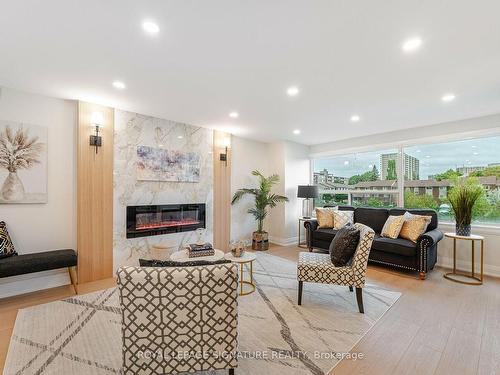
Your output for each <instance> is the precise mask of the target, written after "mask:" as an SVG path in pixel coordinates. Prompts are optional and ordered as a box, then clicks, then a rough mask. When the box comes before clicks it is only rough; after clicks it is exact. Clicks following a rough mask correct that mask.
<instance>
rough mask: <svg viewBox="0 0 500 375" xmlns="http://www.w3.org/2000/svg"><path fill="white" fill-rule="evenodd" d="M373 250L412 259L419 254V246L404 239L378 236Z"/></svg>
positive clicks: (374, 241)
mask: <svg viewBox="0 0 500 375" xmlns="http://www.w3.org/2000/svg"><path fill="white" fill-rule="evenodd" d="M372 249H375V250H378V251H385V252H386V253H393V254H399V255H404V256H408V257H410V256H415V254H416V253H417V244H415V243H414V242H411V241H410V240H405V239H404V238H386V237H382V236H380V235H379V234H376V235H375V239H374V240H373V244H372Z"/></svg>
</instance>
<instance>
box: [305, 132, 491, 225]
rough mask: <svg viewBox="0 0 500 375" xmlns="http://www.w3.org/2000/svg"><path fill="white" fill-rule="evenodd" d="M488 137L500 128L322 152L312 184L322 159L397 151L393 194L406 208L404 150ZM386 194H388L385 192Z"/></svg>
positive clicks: (311, 165)
mask: <svg viewBox="0 0 500 375" xmlns="http://www.w3.org/2000/svg"><path fill="white" fill-rule="evenodd" d="M486 137H500V127H496V128H490V129H482V130H474V131H469V132H459V133H454V134H452V135H445V134H442V135H437V136H430V137H423V138H416V139H411V140H401V141H396V142H393V143H390V142H388V143H383V144H376V145H364V146H357V147H348V148H345V149H336V150H335V151H331V152H329V151H327V152H320V153H315V154H310V155H309V159H310V169H309V170H310V176H309V178H310V183H311V184H313V181H314V180H313V179H314V177H313V176H314V161H315V160H316V159H321V158H327V157H331V156H339V155H352V154H357V153H363V152H377V151H384V150H387V149H391V148H392V149H396V150H397V152H398V159H397V164H396V169H397V171H398V173H397V176H398V177H397V184H398V185H397V186H398V189H397V190H394V192H393V194H396V192H397V193H398V206H399V207H404V189H405V179H404V175H405V170H404V168H405V167H404V162H402V160H404V159H403V158H404V150H405V148H407V147H414V146H419V145H422V144H425V145H432V144H440V143H452V142H457V141H466V140H472V139H479V138H486ZM366 192H367V193H370V192H372V191H366ZM373 192H374V193H378V192H379V191H375V190H374V191H373ZM384 193H388V192H387V191H385V192H384ZM440 224H444V225H454V222H451V221H440ZM472 225H473V226H474V227H476V228H490V229H500V226H499V225H497V224H493V223H492V224H487V223H481V224H475V223H473V224H472Z"/></svg>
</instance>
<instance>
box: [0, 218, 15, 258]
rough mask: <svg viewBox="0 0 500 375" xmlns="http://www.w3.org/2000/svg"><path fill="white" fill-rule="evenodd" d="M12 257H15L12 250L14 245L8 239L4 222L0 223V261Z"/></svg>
mask: <svg viewBox="0 0 500 375" xmlns="http://www.w3.org/2000/svg"><path fill="white" fill-rule="evenodd" d="M12 255H17V253H16V250H15V249H14V244H13V243H12V240H11V239H10V236H9V231H8V230H7V224H5V221H0V259H1V258H7V257H10V256H12Z"/></svg>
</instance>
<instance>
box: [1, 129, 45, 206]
mask: <svg viewBox="0 0 500 375" xmlns="http://www.w3.org/2000/svg"><path fill="white" fill-rule="evenodd" d="M46 202H47V128H45V127H42V126H36V125H27V124H21V123H17V122H8V121H0V203H46Z"/></svg>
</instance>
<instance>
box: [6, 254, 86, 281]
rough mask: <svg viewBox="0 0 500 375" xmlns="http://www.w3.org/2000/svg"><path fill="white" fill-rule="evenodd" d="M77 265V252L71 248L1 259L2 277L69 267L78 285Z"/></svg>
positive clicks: (70, 274)
mask: <svg viewBox="0 0 500 375" xmlns="http://www.w3.org/2000/svg"><path fill="white" fill-rule="evenodd" d="M76 265H77V256H76V252H75V250H71V249H65V250H52V251H46V252H43V253H33V254H22V255H14V256H10V257H7V258H3V259H0V278H3V277H10V276H18V275H25V274H28V273H33V272H40V271H49V270H55V269H59V268H68V271H69V276H70V278H71V283H72V284H73V285H74V286H76V283H77V279H76Z"/></svg>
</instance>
